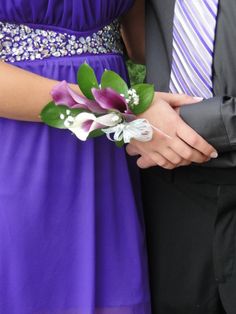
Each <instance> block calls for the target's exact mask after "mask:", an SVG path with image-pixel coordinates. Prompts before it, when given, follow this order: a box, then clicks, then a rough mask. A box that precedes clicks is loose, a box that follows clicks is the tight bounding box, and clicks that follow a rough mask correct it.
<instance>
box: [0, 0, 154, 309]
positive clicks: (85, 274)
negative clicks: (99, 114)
mask: <svg viewBox="0 0 236 314" xmlns="http://www.w3.org/2000/svg"><path fill="white" fill-rule="evenodd" d="M132 2H133V0H127V1H124V0H7V1H6V0H0V21H2V22H9V23H15V24H28V25H29V26H30V27H32V28H44V29H46V30H48V29H53V30H54V31H57V30H60V31H67V32H69V33H70V34H74V33H75V34H76V35H77V36H78V35H80V33H81V36H82V35H84V36H87V35H89V34H91V33H92V32H93V31H94V30H98V29H100V28H102V27H103V26H104V25H107V24H109V23H111V22H112V21H113V20H114V19H116V18H118V17H119V16H121V15H122V14H123V13H124V12H125V11H127V10H128V9H129V8H130V7H131V5H132ZM0 35H1V33H0ZM0 38H1V37H0ZM5 40H6V39H5ZM18 40H20V39H18ZM1 47H2V46H1V39H0V50H1ZM85 60H86V61H87V62H88V63H89V64H90V65H92V66H93V67H94V68H95V71H96V74H97V76H98V78H100V76H101V73H102V72H103V70H104V69H105V68H106V69H112V70H115V71H117V72H118V73H120V74H121V75H122V76H123V77H124V78H126V76H127V73H126V69H125V65H124V60H123V57H122V55H121V54H119V53H106V54H101V55H94V54H91V53H89V52H87V53H84V54H81V55H78V54H76V55H74V56H63V57H57V56H51V57H49V58H45V59H43V60H35V61H33V60H28V61H18V62H15V63H14V64H15V65H16V66H18V67H21V68H23V69H26V70H28V71H31V72H34V73H37V74H39V75H42V76H45V77H49V78H53V79H56V80H64V79H65V80H67V81H69V82H76V73H77V69H78V67H79V65H80V64H81V63H82V62H84V61H85ZM29 93H30V91H29ZM133 175H134V176H135V174H133ZM131 179H132V178H131V175H130V171H129V169H128V165H127V158H126V155H125V151H124V150H123V149H119V148H117V147H116V146H115V145H114V144H113V143H111V142H109V141H108V140H107V139H106V138H105V137H103V138H98V139H95V140H89V141H87V142H85V143H84V142H80V141H79V140H78V139H77V138H75V136H73V135H72V134H70V132H66V131H64V130H57V129H53V128H50V127H47V126H46V125H43V124H41V123H28V122H19V121H14V120H9V119H4V118H1V119H0V313H1V314H95V313H96V314H150V308H149V292H148V283H147V267H146V255H145V254H146V253H145V239H144V232H143V225H142V215H141V212H140V210H139V206H137V201H136V200H137V198H135V193H134V191H135V189H136V187H134V186H133V185H132V182H131ZM134 179H135V180H132V181H138V180H136V178H135V177H134Z"/></svg>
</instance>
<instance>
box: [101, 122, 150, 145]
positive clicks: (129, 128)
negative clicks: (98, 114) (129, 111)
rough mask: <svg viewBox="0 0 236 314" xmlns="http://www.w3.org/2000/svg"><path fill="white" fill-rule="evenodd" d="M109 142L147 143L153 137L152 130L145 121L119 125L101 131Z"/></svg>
mask: <svg viewBox="0 0 236 314" xmlns="http://www.w3.org/2000/svg"><path fill="white" fill-rule="evenodd" d="M102 131H103V132H104V133H105V134H106V136H107V138H108V139H109V140H110V141H115V142H120V141H121V140H124V143H126V144H127V143H130V141H131V139H135V140H137V141H140V142H149V141H151V139H152V136H153V128H152V126H151V124H150V123H149V122H148V121H147V120H146V119H137V120H134V121H131V122H123V123H119V124H117V125H116V126H114V127H110V128H106V129H102ZM112 134H113V135H112Z"/></svg>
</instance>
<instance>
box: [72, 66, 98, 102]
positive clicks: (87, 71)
mask: <svg viewBox="0 0 236 314" xmlns="http://www.w3.org/2000/svg"><path fill="white" fill-rule="evenodd" d="M77 79H78V85H79V87H80V90H81V92H82V93H83V94H84V96H85V97H87V98H88V99H92V100H93V99H94V97H93V94H92V92H91V89H92V88H93V87H94V88H99V86H98V81H97V78H96V75H95V73H94V70H93V69H92V68H91V67H90V66H89V65H88V64H87V63H83V64H82V65H81V66H80V68H79V70H78V74H77Z"/></svg>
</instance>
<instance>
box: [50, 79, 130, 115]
mask: <svg viewBox="0 0 236 314" xmlns="http://www.w3.org/2000/svg"><path fill="white" fill-rule="evenodd" d="M92 94H93V96H94V100H90V99H88V98H86V97H85V96H83V95H80V94H78V93H76V92H75V91H73V90H72V89H71V88H70V86H69V85H68V84H67V82H66V81H62V82H61V83H59V84H58V85H56V86H55V87H54V88H53V89H52V92H51V95H52V98H53V101H54V102H55V104H56V105H66V106H68V107H70V108H71V109H73V108H81V109H85V110H87V111H90V112H92V113H95V114H96V113H97V114H104V113H107V112H108V111H112V110H115V111H119V113H120V114H121V115H122V116H123V117H124V118H125V119H127V120H129V121H132V120H133V119H134V118H135V117H134V115H133V114H132V113H131V111H130V110H129V107H128V104H127V102H126V99H125V97H123V96H122V95H120V94H118V93H117V92H116V91H114V90H113V89H111V88H109V87H108V88H103V89H97V88H92Z"/></svg>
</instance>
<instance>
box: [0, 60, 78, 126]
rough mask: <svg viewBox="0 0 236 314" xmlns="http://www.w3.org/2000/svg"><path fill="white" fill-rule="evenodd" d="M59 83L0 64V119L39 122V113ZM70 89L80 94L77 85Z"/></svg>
mask: <svg viewBox="0 0 236 314" xmlns="http://www.w3.org/2000/svg"><path fill="white" fill-rule="evenodd" d="M58 83H59V82H57V81H54V80H50V79H47V78H44V77H42V76H39V75H36V74H33V73H30V72H28V71H25V70H22V69H19V68H17V67H16V66H12V65H10V64H7V63H4V62H0V117H4V118H9V119H15V120H21V121H31V122H40V116H39V115H40V112H41V111H42V109H43V107H44V106H45V105H46V104H47V103H48V102H49V101H50V100H51V99H52V97H51V95H50V91H51V90H52V88H53V87H54V86H55V85H56V84H58ZM71 87H72V88H73V89H74V90H76V91H78V92H80V90H79V87H78V86H77V85H73V84H71Z"/></svg>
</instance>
